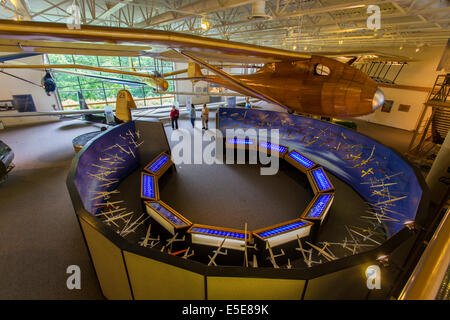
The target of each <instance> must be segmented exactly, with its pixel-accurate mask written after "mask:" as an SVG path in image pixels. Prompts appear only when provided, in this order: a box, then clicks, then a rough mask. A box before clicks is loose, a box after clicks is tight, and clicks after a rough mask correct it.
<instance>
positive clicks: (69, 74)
mask: <svg viewBox="0 0 450 320" xmlns="http://www.w3.org/2000/svg"><path fill="white" fill-rule="evenodd" d="M47 56H48V62H49V63H50V64H81V65H87V66H94V67H103V68H114V69H120V70H127V71H129V70H130V68H131V60H132V63H133V67H135V68H136V69H137V70H136V71H138V72H141V73H153V72H155V71H158V72H160V73H167V72H171V71H173V63H172V62H166V61H158V62H157V63H156V66H155V59H153V58H151V57H132V58H130V57H115V56H99V57H97V56H84V55H63V54H48V55H47ZM81 73H82V74H93V75H101V76H106V77H111V78H118V79H127V80H134V81H142V80H143V79H142V78H138V77H134V76H130V75H121V74H114V73H107V72H99V71H91V70H85V69H60V72H54V77H55V80H56V84H57V88H58V93H59V97H60V99H61V103H62V105H63V107H64V108H66V109H79V105H78V97H77V92H78V91H81V92H82V94H83V96H84V98H85V100H86V103H87V104H88V105H89V108H92V109H94V108H103V107H104V106H105V105H106V104H108V105H110V106H112V107H114V106H115V101H116V97H117V92H118V91H119V90H121V89H127V90H128V91H130V93H131V94H132V95H133V98H134V99H135V101H136V105H137V106H138V107H145V106H147V107H148V106H153V105H161V104H170V103H173V101H174V99H173V98H172V96H171V95H160V94H155V93H153V89H152V88H150V87H149V86H147V85H142V86H131V85H124V84H118V83H113V82H109V81H102V80H99V79H94V78H89V77H85V76H80V75H79V74H81ZM168 91H174V87H173V81H169V89H168Z"/></svg>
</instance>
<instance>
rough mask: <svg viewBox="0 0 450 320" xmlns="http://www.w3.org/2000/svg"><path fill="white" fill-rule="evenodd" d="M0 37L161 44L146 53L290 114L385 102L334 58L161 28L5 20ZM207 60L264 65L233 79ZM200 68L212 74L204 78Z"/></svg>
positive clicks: (361, 110)
mask: <svg viewBox="0 0 450 320" xmlns="http://www.w3.org/2000/svg"><path fill="white" fill-rule="evenodd" d="M0 38H6V39H14V40H17V41H20V40H21V39H22V40H34V41H36V40H39V41H46V42H47V43H48V42H51V41H70V42H80V43H93V42H95V43H99V42H101V43H108V44H111V43H114V44H117V45H120V44H130V43H131V44H146V45H149V44H154V45H157V46H164V47H166V48H167V49H169V50H168V51H160V52H156V51H155V52H150V53H147V55H151V56H154V57H156V58H161V59H169V60H170V59H172V60H176V61H180V59H183V58H184V61H186V62H191V64H192V63H195V64H196V65H197V67H195V68H194V70H195V72H194V74H192V73H190V74H189V73H188V78H191V79H192V80H204V81H208V82H212V83H215V84H218V85H221V86H223V87H226V88H229V89H231V90H233V91H236V92H239V93H242V94H244V95H247V96H251V97H255V98H258V99H261V100H264V101H267V102H270V103H273V104H276V105H278V106H280V107H283V108H285V109H287V110H288V111H289V112H298V113H304V114H311V115H320V116H325V117H355V116H361V115H366V114H370V113H372V112H374V111H375V110H376V109H377V108H379V107H380V106H381V105H382V104H383V103H384V95H383V92H382V91H381V89H379V88H378V84H377V83H376V82H375V81H373V80H372V79H371V78H370V77H368V76H367V75H366V74H364V73H363V72H361V71H359V70H358V69H356V68H353V67H352V66H350V65H348V64H345V63H342V62H339V61H337V60H334V59H330V58H326V57H322V56H311V55H308V54H304V53H299V52H294V51H288V50H282V49H275V48H268V47H261V46H255V45H249V44H245V43H237V42H231V41H224V40H218V39H212V38H205V37H200V36H194V35H189V34H182V33H175V32H167V31H161V30H148V29H146V30H142V29H128V28H127V29H125V28H111V27H97V26H95V27H94V26H83V25H82V26H81V29H74V30H72V29H68V28H67V27H66V25H65V24H58V23H41V22H22V21H21V22H17V21H4V20H3V21H0ZM47 52H50V51H49V50H47ZM168 52H169V53H168ZM98 55H101V52H99V53H98ZM207 61H208V62H207ZM210 61H216V62H217V61H221V62H225V61H228V62H230V61H234V62H243V63H249V62H256V63H264V66H263V67H262V68H261V69H260V70H259V71H257V72H255V73H253V74H250V75H239V76H234V75H230V74H228V73H226V72H224V71H222V70H220V69H218V68H216V67H214V66H213V65H211V64H210ZM200 66H201V67H203V68H206V69H208V70H210V71H211V72H212V73H214V74H215V75H214V76H212V75H208V76H204V75H203V74H202V73H201V69H200ZM152 80H154V86H155V87H156V88H157V89H159V90H160V91H164V90H166V89H167V87H168V85H167V83H166V81H167V80H166V79H164V78H163V77H154V79H152Z"/></svg>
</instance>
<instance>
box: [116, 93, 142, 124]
mask: <svg viewBox="0 0 450 320" xmlns="http://www.w3.org/2000/svg"><path fill="white" fill-rule="evenodd" d="M136 108H137V107H136V103H135V102H134V99H133V96H132V95H131V93H130V91H128V90H120V91H119V92H118V93H117V101H116V117H117V118H118V119H119V120H122V121H131V120H132V117H131V110H130V109H136Z"/></svg>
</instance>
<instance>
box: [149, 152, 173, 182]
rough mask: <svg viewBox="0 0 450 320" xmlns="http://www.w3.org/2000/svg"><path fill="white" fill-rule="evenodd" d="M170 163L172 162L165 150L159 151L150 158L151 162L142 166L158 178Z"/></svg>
mask: <svg viewBox="0 0 450 320" xmlns="http://www.w3.org/2000/svg"><path fill="white" fill-rule="evenodd" d="M172 165H173V162H172V159H171V158H170V156H169V155H168V154H167V153H165V152H161V153H160V154H159V155H158V156H157V157H156V158H155V159H153V160H152V162H150V163H149V164H148V165H146V166H145V167H144V170H145V171H146V172H148V173H150V174H152V175H154V176H156V177H158V178H159V177H161V176H162V175H163V174H164V173H165V172H166V171H167V169H169V168H170V167H171V166H172Z"/></svg>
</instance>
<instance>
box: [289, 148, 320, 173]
mask: <svg viewBox="0 0 450 320" xmlns="http://www.w3.org/2000/svg"><path fill="white" fill-rule="evenodd" d="M289 157H291V158H292V159H294V160H295V161H297V162H298V163H300V164H301V165H302V166H304V167H305V168H307V169H309V168H312V167H314V166H315V164H316V163H315V162H314V161H312V160H309V159H308V158H307V157H305V156H304V155H302V154H301V153H298V152H297V151H291V152H290V153H289Z"/></svg>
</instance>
